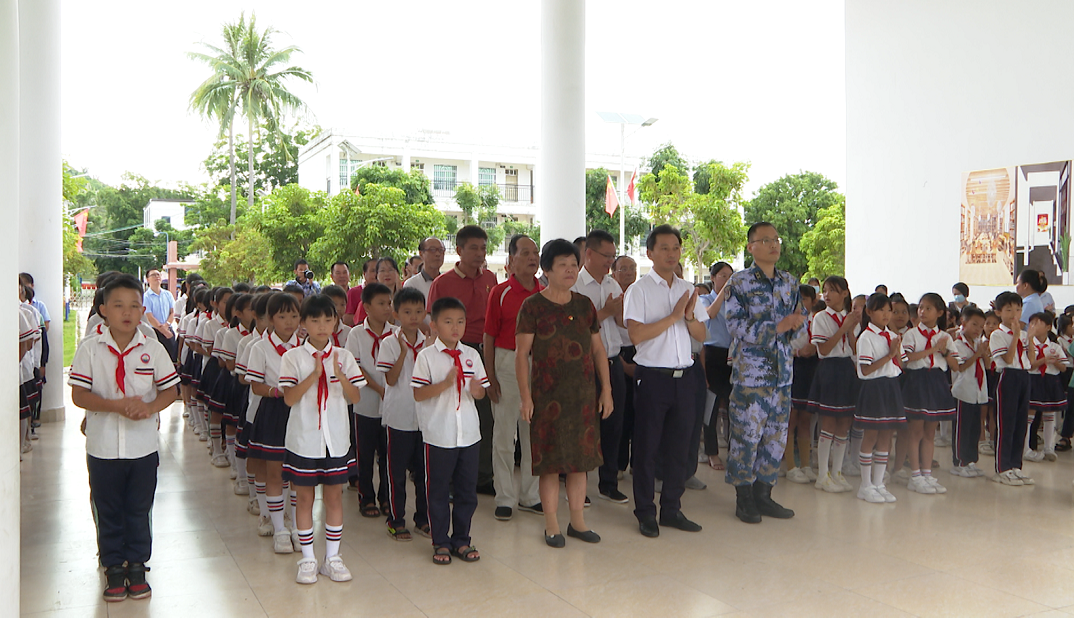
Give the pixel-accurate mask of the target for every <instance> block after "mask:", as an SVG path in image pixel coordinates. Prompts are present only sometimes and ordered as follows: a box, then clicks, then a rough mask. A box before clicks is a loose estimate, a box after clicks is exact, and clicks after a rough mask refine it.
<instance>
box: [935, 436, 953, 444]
mask: <svg viewBox="0 0 1074 618" xmlns="http://www.w3.org/2000/svg"><path fill="white" fill-rule="evenodd" d="M932 443H933V445H935V446H951V438H948V437H947V436H936V439H935V440H933V441H932Z"/></svg>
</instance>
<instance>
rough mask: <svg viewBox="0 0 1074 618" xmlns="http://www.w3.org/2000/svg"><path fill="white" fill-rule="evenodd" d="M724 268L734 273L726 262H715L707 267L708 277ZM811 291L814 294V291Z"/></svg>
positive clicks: (733, 269) (713, 275)
mask: <svg viewBox="0 0 1074 618" xmlns="http://www.w3.org/2000/svg"><path fill="white" fill-rule="evenodd" d="M725 268H730V269H731V272H735V267H734V266H731V265H730V264H728V263H727V262H716V263H714V264H713V265H712V266H710V267H709V277H715V276H716V275H718V274H720V271H721V270H723V269H725ZM810 288H812V286H810ZM813 291H814V292H816V290H813Z"/></svg>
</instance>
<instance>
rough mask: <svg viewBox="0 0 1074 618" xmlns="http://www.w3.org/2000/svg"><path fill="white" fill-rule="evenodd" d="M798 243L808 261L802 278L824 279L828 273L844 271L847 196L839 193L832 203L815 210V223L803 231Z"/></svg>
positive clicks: (841, 273)
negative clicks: (811, 227) (807, 266)
mask: <svg viewBox="0 0 1074 618" xmlns="http://www.w3.org/2000/svg"><path fill="white" fill-rule="evenodd" d="M801 247H802V253H803V254H804V255H805V257H806V263H807V264H808V265H809V269H808V270H807V271H806V273H805V275H803V278H806V277H816V278H818V279H820V280H821V281H823V280H824V278H825V277H828V276H830V275H839V276H843V275H844V274H845V270H846V200H845V199H844V198H843V196H842V195H840V196H839V197H838V199H837V200H836V202H835V203H834V204H832V205H831V206H828V207H827V208H822V209H820V210H819V211H818V212H817V223H816V225H814V226H813V229H811V230H809V231H808V232H806V233H805V234H802V241H801Z"/></svg>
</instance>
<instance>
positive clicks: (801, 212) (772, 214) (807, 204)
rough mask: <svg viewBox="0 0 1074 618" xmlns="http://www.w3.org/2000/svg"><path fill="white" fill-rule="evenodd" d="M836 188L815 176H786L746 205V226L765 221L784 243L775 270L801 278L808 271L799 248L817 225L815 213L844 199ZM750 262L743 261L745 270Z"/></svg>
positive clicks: (767, 186)
mask: <svg viewBox="0 0 1074 618" xmlns="http://www.w3.org/2000/svg"><path fill="white" fill-rule="evenodd" d="M838 188H839V187H838V185H836V183H835V182H833V181H832V180H829V179H828V178H825V177H824V176H822V175H821V174H818V173H816V172H799V173H797V174H788V175H786V176H784V177H783V178H780V179H779V180H776V181H774V182H770V183H768V184H767V185H765V186H763V187H761V188H760V189H759V190H758V191H757V194H756V195H755V196H754V197H753V199H752V200H750V201H749V202H748V203H747V204H746V209H745V215H746V222H747V224H748V225H752V224H754V223H757V222H758V221H768V222H769V223H771V224H772V225H774V226H776V229H777V230H778V231H779V235H780V237H781V238H782V239H783V253H782V255H781V256H780V258H779V262H777V263H776V266H777V267H778V268H780V269H783V270H786V271H788V272H790V273H791V274H792V275H794V276H795V277H800V276H801V275H802V274H803V273H805V272H806V270H808V268H809V264H808V263H807V261H806V256H805V254H804V253H803V252H802V248H801V246H800V243H801V240H802V236H803V235H804V234H805V233H806V232H808V231H809V230H810V229H812V228H813V226H814V225H815V224H816V222H817V220H818V211H820V210H821V209H822V208H828V207H829V206H831V205H833V204H835V203H836V202H837V201H839V200H842V198H843V196H842V194H841V193H839V192H838V191H837V189H838ZM751 262H752V260H750V258H749V256H747V258H746V265H747V266H748V265H749V264H750V263H751Z"/></svg>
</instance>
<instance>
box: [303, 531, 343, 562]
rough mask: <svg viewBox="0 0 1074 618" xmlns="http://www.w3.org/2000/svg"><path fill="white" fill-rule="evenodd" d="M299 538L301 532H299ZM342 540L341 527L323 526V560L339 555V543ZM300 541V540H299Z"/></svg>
mask: <svg viewBox="0 0 1074 618" xmlns="http://www.w3.org/2000/svg"><path fill="white" fill-rule="evenodd" d="M298 534H299V536H300V537H301V535H302V532H301V531H300V532H299V533H298ZM342 539H343V525H342V524H341V525H339V526H330V525H328V524H325V525H324V541H325V543H324V559H325V560H328V559H329V558H331V557H332V556H335V555H336V554H338V553H339V542H340V541H341V540H342ZM300 540H301V539H300Z"/></svg>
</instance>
